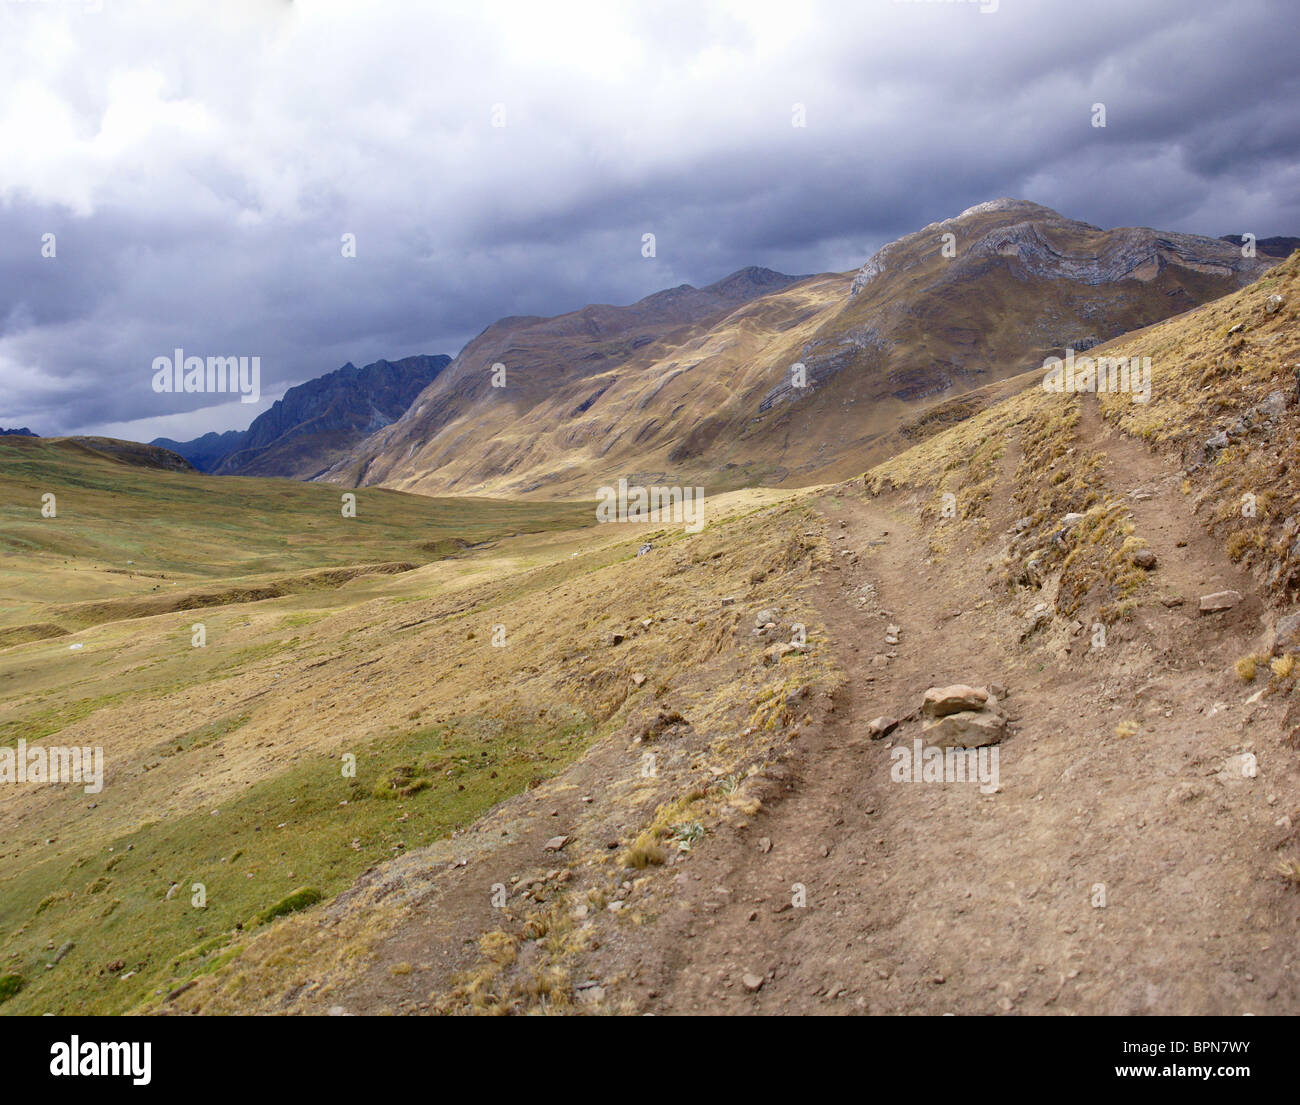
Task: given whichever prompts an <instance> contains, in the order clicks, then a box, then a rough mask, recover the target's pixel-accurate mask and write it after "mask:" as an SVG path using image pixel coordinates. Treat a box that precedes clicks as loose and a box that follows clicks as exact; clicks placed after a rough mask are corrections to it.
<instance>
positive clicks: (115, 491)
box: [0, 441, 794, 1013]
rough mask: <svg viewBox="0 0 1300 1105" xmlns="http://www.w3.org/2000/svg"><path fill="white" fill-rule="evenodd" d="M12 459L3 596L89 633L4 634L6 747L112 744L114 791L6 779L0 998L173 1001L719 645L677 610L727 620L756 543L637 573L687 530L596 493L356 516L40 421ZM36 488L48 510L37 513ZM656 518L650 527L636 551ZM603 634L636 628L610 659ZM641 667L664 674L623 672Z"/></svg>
mask: <svg viewBox="0 0 1300 1105" xmlns="http://www.w3.org/2000/svg"><path fill="white" fill-rule="evenodd" d="M6 444H7V443H6ZM0 448H4V446H0ZM4 458H5V460H4V463H3V466H2V467H0V481H2V482H0V486H3V488H4V491H5V495H6V497H7V500H8V501H9V502H10V503H11V504H18V505H17V506H14V507H11V510H12V513H11V515H10V517H11V519H12V518H15V517H16V521H13V522H9V523H7V524H6V526H5V527H4V540H5V542H6V544H7V547H8V551H7V553H6V555H5V560H4V565H5V567H4V571H5V575H4V585H5V591H6V594H7V596H8V601H7V603H6V607H7V616H8V617H10V618H11V619H17V618H26V619H29V620H30V621H34V622H36V623H39V624H47V625H55V626H57V627H59V629H60V630H61V631H64V632H67V631H69V630H71V631H72V632H67V635H65V636H60V637H54V636H49V637H46V638H44V639H37V640H29V641H26V642H22V641H15V642H13V643H11V644H10V645H9V647H7V648H0V744H4V745H7V746H10V747H13V746H14V745H15V744H16V742H17V740H18V739H24V740H26V741H27V742H29V744H36V743H39V744H42V745H44V746H51V745H71V744H76V745H84V746H98V747H101V748H103V750H104V757H105V781H104V787H103V790H102V792H100V793H97V794H87V793H84V792H83V790H82V788H81V787H78V786H71V785H62V784H56V785H35V784H32V785H26V786H9V787H6V788H5V794H4V795H3V802H0V842H2V843H0V977H5V976H12V979H11V981H10V982H8V983H0V995H3V997H0V1001H2V1004H0V1010H2V1011H3V1012H5V1013H39V1012H47V1011H48V1012H65V1013H66V1012H73V1011H78V1012H87V1011H89V1012H100V1013H105V1012H122V1011H126V1010H128V1009H131V1008H133V1007H135V1006H137V1005H139V1004H140V1003H142V1002H145V1001H152V1000H157V999H158V998H159V996H160V993H161V994H163V995H165V994H166V993H167V992H169V991H170V989H172V988H173V987H175V986H177V985H180V984H183V982H184V981H185V980H186V979H188V978H191V977H193V976H195V975H196V974H198V973H201V972H204V971H207V970H211V969H213V968H214V967H215V966H217V965H218V964H219V963H220V962H221V961H222V959H223V958H228V956H229V954H230V951H231V948H232V947H233V946H234V944H235V943H237V942H238V941H239V940H241V939H242V938H243V937H244V936H246V935H248V934H250V933H252V932H254V931H257V930H260V929H261V928H263V927H264V926H266V925H267V924H268V923H269V922H270V921H271V920H273V919H274V918H275V916H277V915H278V914H279V913H280V912H284V911H291V910H293V909H295V908H302V907H307V906H310V905H311V904H312V903H314V902H315V901H316V900H317V899H318V898H321V897H323V898H325V899H327V900H328V899H329V898H331V897H332V896H333V895H335V894H336V893H338V892H339V891H341V890H343V889H345V888H347V887H348V886H350V885H351V884H352V883H353V881H354V880H355V879H356V878H357V877H358V876H360V875H361V874H362V872H364V871H365V870H367V869H368V868H372V867H374V866H375V865H376V864H378V863H380V862H382V861H384V860H386V859H390V858H392V857H393V856H396V855H401V854H403V853H405V852H406V851H408V850H413V849H417V848H420V847H423V846H425V845H427V844H430V843H431V842H434V841H437V840H442V839H446V838H447V836H448V834H450V833H451V832H453V831H454V830H456V829H459V828H462V827H464V826H466V825H468V824H470V823H472V822H473V821H474V820H475V819H476V818H477V817H479V816H480V815H482V814H483V813H484V812H485V811H486V810H487V809H489V808H491V807H492V806H493V805H494V804H496V803H498V802H499V801H501V800H502V799H504V798H507V797H509V796H510V795H512V794H516V793H518V792H520V791H522V790H524V789H526V788H528V787H530V786H533V785H535V784H536V783H538V782H539V781H540V780H542V779H544V778H546V777H548V776H550V775H552V774H554V773H555V772H556V771H557V770H558V769H559V768H561V767H562V766H564V765H565V764H568V763H570V762H572V761H573V759H574V758H576V757H577V756H579V755H581V754H582V752H583V751H584V750H585V749H586V748H587V747H588V746H589V745H590V743H591V742H592V741H593V740H594V739H596V738H597V737H598V736H600V735H602V734H605V733H608V732H609V731H610V730H611V728H613V727H617V726H618V725H619V724H622V721H623V717H624V715H625V714H626V713H628V712H629V711H633V712H634V711H637V710H643V709H645V708H647V704H649V703H652V702H653V701H654V698H655V696H656V695H658V694H659V693H661V689H662V687H663V686H665V685H666V684H669V683H671V682H672V681H673V680H674V679H675V678H676V673H677V672H679V671H686V670H691V669H692V668H693V667H694V666H695V665H697V664H698V663H699V662H700V660H701V658H702V657H705V656H707V655H708V654H709V652H710V650H711V649H712V648H714V647H715V645H714V643H713V642H714V640H715V637H716V635H717V633H718V632H719V629H718V628H717V627H713V628H710V629H709V630H708V631H707V632H705V633H704V634H703V635H702V636H701V637H699V638H698V639H697V638H695V637H694V635H693V634H684V635H683V634H681V633H680V632H679V631H673V630H671V629H669V628H668V626H669V625H670V624H671V623H672V621H673V620H674V618H675V616H676V613H675V612H676V611H677V610H678V609H679V608H680V607H681V606H682V604H684V603H690V604H692V605H694V604H706V605H707V606H708V607H709V614H710V616H711V617H712V618H714V619H721V620H725V621H726V622H727V623H728V624H730V623H731V622H733V621H734V620H735V618H736V617H737V615H736V614H735V613H734V612H732V611H729V610H724V609H723V608H722V607H720V605H719V603H718V598H717V596H716V594H715V593H714V592H716V591H717V590H718V589H720V588H722V587H724V586H726V587H731V586H734V584H733V582H732V580H733V579H734V577H735V575H736V573H739V572H740V571H741V566H740V564H739V562H738V563H737V565H735V566H734V568H733V571H731V572H729V573H727V574H726V576H725V577H724V576H722V575H718V576H717V578H716V579H715V578H714V571H713V568H714V565H713V563H712V562H707V563H706V564H704V565H701V566H700V569H699V570H698V571H697V572H693V573H690V574H687V575H684V576H682V577H681V578H680V579H678V580H677V581H676V582H675V583H673V584H671V585H668V586H665V585H664V584H663V583H659V582H655V583H650V582H648V581H647V580H646V579H644V578H643V577H644V573H645V572H646V568H647V564H648V562H649V561H651V560H657V559H658V558H659V557H662V556H672V555H674V553H673V551H672V550H673V548H674V546H676V545H677V544H678V543H679V542H680V541H681V540H682V535H681V534H680V533H679V532H674V531H667V530H663V529H659V528H655V527H647V526H641V525H633V526H626V525H614V526H605V527H593V526H591V525H589V523H590V522H592V521H593V519H594V512H593V511H592V510H591V508H590V507H589V506H569V505H555V504H549V505H548V504H532V505H529V504H508V503H499V502H492V501H488V500H453V501H445V500H435V499H426V498H423V497H420V496H412V495H406V494H402V493H398V492H390V491H377V492H372V491H368V490H363V491H361V492H360V493H359V494H358V514H359V517H358V519H355V520H345V519H342V517H341V516H340V515H339V512H338V502H339V495H340V493H341V492H340V491H339V489H337V488H330V487H319V486H313V485H297V484H291V483H281V482H278V481H261V480H251V479H249V480H242V479H225V478H215V477H199V476H193V475H180V474H174V473H170V472H160V471H157V470H155V469H144V468H139V467H132V466H128V465H125V464H122V463H120V462H118V461H115V460H111V459H109V458H106V457H104V456H103V455H101V454H98V453H96V452H93V451H90V450H86V449H85V448H81V447H79V448H69V447H67V446H66V445H60V444H58V443H49V442H40V441H36V442H28V443H26V446H25V447H24V446H23V445H19V446H18V447H17V448H15V449H13V450H9V451H6V452H5V453H4ZM47 490H49V491H53V492H54V493H55V494H56V495H57V499H58V517H57V518H54V519H43V518H40V517H39V503H40V495H41V494H42V493H44V492H45V491H47ZM764 501H765V500H764V498H763V497H762V496H761V495H751V496H741V497H739V498H738V499H737V500H736V501H735V502H734V503H733V504H732V505H731V506H726V505H725V504H724V505H722V506H720V507H719V508H718V509H719V510H720V511H722V512H723V513H733V514H734V513H735V512H736V511H737V510H739V511H742V512H744V511H747V510H753V509H755V508H757V507H759V506H761V505H763V503H764ZM29 503H31V504H35V506H29V505H27V504H29ZM351 522H355V523H357V524H355V525H353V526H352V527H351V528H349V523H351ZM793 524H794V523H793V522H790V523H787V524H786V525H787V528H788V527H789V526H792V525H793ZM56 527H58V528H56ZM647 538H648V539H649V540H651V541H652V542H653V543H654V544H655V545H656V546H657V550H656V552H655V554H654V556H653V557H640V558H638V557H637V556H636V551H637V549H638V548H639V547H640V545H641V544H642V543H643V542H644V541H645V540H647ZM20 550H21V551H20ZM453 553H454V555H449V554H453ZM397 558H403V559H400V560H399V559H397ZM127 560H134V561H135V562H136V563H135V564H132V565H126V561H127ZM746 562H748V561H747V558H746ZM745 570H746V571H747V570H748V569H745ZM132 573H134V575H133V574H132ZM700 576H707V577H708V578H709V580H710V582H708V583H706V584H703V585H702V584H701V583H700V581H699V579H698V578H697V577H700ZM176 577H179V579H178V578H176ZM173 583H176V585H177V586H176V587H175V589H174V593H173V590H172V587H171V585H172V584H173ZM624 585H626V587H625V586H624ZM155 588H156V589H157V590H155ZM697 592H698V594H697ZM617 594H624V595H626V596H627V600H626V601H625V602H623V603H620V602H617V601H614V600H612V598H611V596H613V595H617ZM706 594H707V595H708V596H709V597H708V598H704V597H703V596H704V595H706ZM263 595H265V596H266V597H260V596H263ZM178 596H186V597H187V600H186V601H187V602H188V603H189V605H186V604H180V605H178V601H179V599H178ZM73 598H78V599H80V601H69V600H71V599H73ZM199 600H203V601H202V602H201V603H200V602H199ZM252 600H256V601H252ZM196 603H197V604H198V605H194V604H196ZM647 615H650V616H653V617H656V618H658V617H662V618H663V619H664V621H665V623H666V624H665V627H664V630H656V631H655V632H654V633H650V632H648V631H647V629H646V628H645V626H644V625H642V624H641V621H640V619H642V618H644V617H646V616H647ZM196 622H201V623H202V624H203V625H204V627H205V633H206V643H205V644H204V645H203V646H202V647H195V645H194V643H193V630H192V627H193V625H194V624H195V623H196ZM497 627H503V630H502V632H503V633H504V636H502V635H501V634H500V633H498V631H497ZM614 630H618V631H619V632H621V633H623V634H625V635H626V636H627V637H628V638H629V640H628V641H627V643H626V646H625V647H621V648H620V649H619V650H618V651H617V653H611V652H609V650H608V638H609V635H610V633H611V632H612V631H614ZM661 633H662V634H664V635H663V636H661V635H660V634H661ZM70 645H77V646H79V647H77V648H75V649H74V648H71V647H70ZM642 669H643V670H644V671H645V672H647V673H649V675H650V676H651V677H652V678H653V682H649V681H647V680H642V681H641V682H640V683H638V682H636V681H634V680H633V679H632V675H633V674H634V672H635V671H638V670H642ZM345 755H348V756H352V757H355V768H356V769H355V774H348V775H345V774H344V770H343V765H344V756H345ZM195 884H202V886H203V888H204V892H205V895H206V900H205V901H204V902H203V904H202V905H201V906H199V905H195V904H194V903H195V900H196V899H195V897H194V895H195V890H194V887H195ZM173 888H174V889H173ZM61 951H62V954H60V952H61ZM47 964H53V966H49V967H47ZM13 987H17V990H16V991H15V992H13V993H12V994H10V993H9V992H8V991H9V990H10V989H12V988H13Z"/></svg>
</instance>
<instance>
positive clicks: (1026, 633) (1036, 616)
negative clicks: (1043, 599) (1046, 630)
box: [1020, 606, 1052, 641]
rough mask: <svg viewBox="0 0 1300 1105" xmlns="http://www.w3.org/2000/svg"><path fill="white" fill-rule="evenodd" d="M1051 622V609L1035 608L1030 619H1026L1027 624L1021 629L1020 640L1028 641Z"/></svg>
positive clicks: (1044, 607) (1045, 607)
mask: <svg viewBox="0 0 1300 1105" xmlns="http://www.w3.org/2000/svg"><path fill="white" fill-rule="evenodd" d="M1051 620H1052V611H1051V608H1050V607H1047V606H1035V607H1034V609H1033V610H1032V611H1031V612H1030V615H1029V617H1028V618H1026V619H1025V624H1024V625H1023V626H1022V627H1021V630H1020V639H1021V640H1022V641H1024V640H1026V639H1028V638H1029V637H1031V636H1032V635H1033V634H1035V633H1037V632H1038V630H1040V629H1041V628H1042V627H1043V626H1045V625H1046V624H1047V623H1048V622H1050V621H1051Z"/></svg>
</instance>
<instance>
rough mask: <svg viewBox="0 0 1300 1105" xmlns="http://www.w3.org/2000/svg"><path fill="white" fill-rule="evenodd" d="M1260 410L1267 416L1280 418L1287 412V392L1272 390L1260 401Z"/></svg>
mask: <svg viewBox="0 0 1300 1105" xmlns="http://www.w3.org/2000/svg"><path fill="white" fill-rule="evenodd" d="M1259 412H1260V414H1262V415H1264V416H1265V417H1266V418H1273V419H1277V418H1280V417H1281V416H1282V415H1284V414H1285V413H1286V393H1285V392H1282V391H1270V392H1269V393H1268V395H1267V397H1266V398H1265V399H1264V401H1263V402H1262V403H1260V405H1259Z"/></svg>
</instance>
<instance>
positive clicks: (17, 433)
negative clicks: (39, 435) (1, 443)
mask: <svg viewBox="0 0 1300 1105" xmlns="http://www.w3.org/2000/svg"><path fill="white" fill-rule="evenodd" d="M35 436H36V435H35V434H34V433H32V431H31V430H29V429H28V428H27V427H26V426H24V427H23V428H22V429H21V430H0V437H35Z"/></svg>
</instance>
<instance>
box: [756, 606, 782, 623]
mask: <svg viewBox="0 0 1300 1105" xmlns="http://www.w3.org/2000/svg"><path fill="white" fill-rule="evenodd" d="M780 616H781V611H780V610H778V609H777V608H776V607H775V606H773V607H769V608H768V609H766V610H760V611H759V612H758V613H757V614H755V615H754V624H755V625H767V624H768V622H775V621H776V619H777V618H779V617H780Z"/></svg>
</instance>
